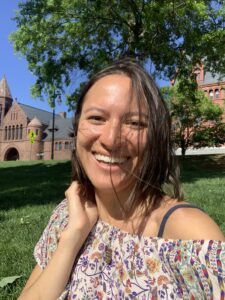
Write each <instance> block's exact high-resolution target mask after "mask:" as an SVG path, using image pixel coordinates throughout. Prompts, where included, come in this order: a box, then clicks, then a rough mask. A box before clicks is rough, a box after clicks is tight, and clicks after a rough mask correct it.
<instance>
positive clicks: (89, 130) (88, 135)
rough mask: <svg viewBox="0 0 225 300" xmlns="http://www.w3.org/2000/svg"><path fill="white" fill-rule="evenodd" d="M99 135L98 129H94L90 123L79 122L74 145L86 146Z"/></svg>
mask: <svg viewBox="0 0 225 300" xmlns="http://www.w3.org/2000/svg"><path fill="white" fill-rule="evenodd" d="M98 135H99V130H95V129H94V128H93V126H90V124H86V123H85V122H81V124H80V125H79V127H78V131H77V143H76V147H77V149H79V148H86V147H88V146H89V145H90V146H91V144H92V143H93V142H94V141H95V140H96V138H97V137H98Z"/></svg>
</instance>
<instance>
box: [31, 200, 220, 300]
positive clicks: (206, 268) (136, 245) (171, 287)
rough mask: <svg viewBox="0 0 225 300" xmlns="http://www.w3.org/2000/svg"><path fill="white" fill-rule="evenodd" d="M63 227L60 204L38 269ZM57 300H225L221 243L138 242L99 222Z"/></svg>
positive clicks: (39, 248) (64, 212) (41, 244)
mask: <svg viewBox="0 0 225 300" xmlns="http://www.w3.org/2000/svg"><path fill="white" fill-rule="evenodd" d="M67 222H68V209H67V201H66V200H63V201H62V202H61V203H60V204H59V205H58V206H57V207H56V209H55V210H54V212H53V214H52V216H51V218H50V221H49V223H48V225H47V227H46V228H45V230H44V232H43V234H42V236H41V238H40V240H39V241H38V243H37V245H36V247H35V250H34V256H35V259H36V261H37V263H38V265H39V266H40V267H41V268H42V269H44V268H45V267H46V265H47V264H48V262H49V260H50V259H51V257H52V254H53V252H54V251H55V250H56V248H57V244H58V240H59V236H60V232H62V231H63V229H64V228H65V227H66V225H67ZM58 299H60V300H62V299H77V300H78V299H79V300H81V299H90V300H93V299H99V300H100V299H107V300H110V299H117V300H119V299H121V300H122V299H127V300H128V299H140V300H149V299H151V300H155V299H196V300H200V299H207V300H209V299H210V300H212V299H218V300H219V299H225V242H222V241H216V240H172V239H163V238H158V237H144V236H138V235H133V234H130V233H127V232H124V231H122V230H121V229H119V228H116V227H114V226H112V225H109V224H107V223H105V222H103V221H101V220H98V221H97V223H96V225H95V226H94V227H93V229H92V231H91V232H90V234H89V236H88V238H87V240H86V242H85V244H84V245H83V247H82V249H81V251H80V254H79V256H78V257H77V259H76V260H75V263H74V266H73V269H72V272H71V276H70V280H69V282H68V284H67V286H66V288H65V290H64V292H63V293H62V295H61V296H60V297H59V298H58Z"/></svg>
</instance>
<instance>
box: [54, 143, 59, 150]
mask: <svg viewBox="0 0 225 300" xmlns="http://www.w3.org/2000/svg"><path fill="white" fill-rule="evenodd" d="M55 150H56V151H58V150H59V144H58V142H56V143H55Z"/></svg>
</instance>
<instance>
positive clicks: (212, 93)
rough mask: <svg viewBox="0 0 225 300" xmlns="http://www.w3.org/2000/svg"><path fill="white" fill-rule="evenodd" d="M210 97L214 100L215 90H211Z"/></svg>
mask: <svg viewBox="0 0 225 300" xmlns="http://www.w3.org/2000/svg"><path fill="white" fill-rule="evenodd" d="M209 97H210V98H211V99H213V98H214V92H213V90H210V91H209Z"/></svg>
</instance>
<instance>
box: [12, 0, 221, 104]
mask: <svg viewBox="0 0 225 300" xmlns="http://www.w3.org/2000/svg"><path fill="white" fill-rule="evenodd" d="M18 7H19V10H18V12H17V15H16V17H15V21H16V24H17V27H18V29H17V31H15V32H14V33H13V34H12V35H11V40H12V41H13V43H14V48H15V50H16V51H17V52H19V53H21V54H22V55H23V56H24V57H25V58H26V60H27V61H28V64H29V69H30V71H31V72H32V73H33V74H34V75H35V76H36V78H37V80H36V83H35V84H34V86H33V88H32V93H33V95H34V96H36V97H44V96H46V95H48V99H49V101H50V102H51V101H52V99H53V98H54V97H55V95H59V94H62V93H64V92H65V87H68V86H70V88H72V92H71V93H70V94H68V101H69V102H70V103H73V102H74V101H76V96H77V90H76V88H75V85H76V84H74V78H75V77H76V76H77V74H78V75H79V74H80V73H81V74H82V75H84V77H85V78H86V77H88V76H90V75H91V74H92V73H93V72H95V71H96V70H98V69H99V68H101V67H102V66H103V65H105V64H107V63H108V62H110V61H112V60H114V59H117V58H119V57H121V56H132V57H134V58H136V59H138V60H139V61H140V62H141V63H143V65H145V66H153V67H154V68H153V69H152V70H151V71H152V72H153V71H154V72H156V73H157V74H161V76H165V77H166V78H170V79H171V78H174V77H176V78H178V79H179V80H180V82H181V81H183V84H184V85H187V82H186V81H187V78H192V77H191V76H192V71H193V66H195V65H196V64H198V63H200V62H201V61H202V60H203V62H204V66H205V69H208V70H210V71H212V72H220V73H221V72H224V73H225V51H224V45H225V30H224V26H225V9H224V8H225V4H224V0H217V1H208V0H205V1H200V0H199V1H195V0H187V1H184V0H172V1H166V0H160V1H159V0H158V1H157V0H104V1H101V0H27V1H21V2H20V4H19V6H18ZM218 58H219V59H218ZM192 82H193V83H194V82H195V80H194V78H192ZM195 88H196V86H195ZM70 90H71V89H70Z"/></svg>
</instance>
